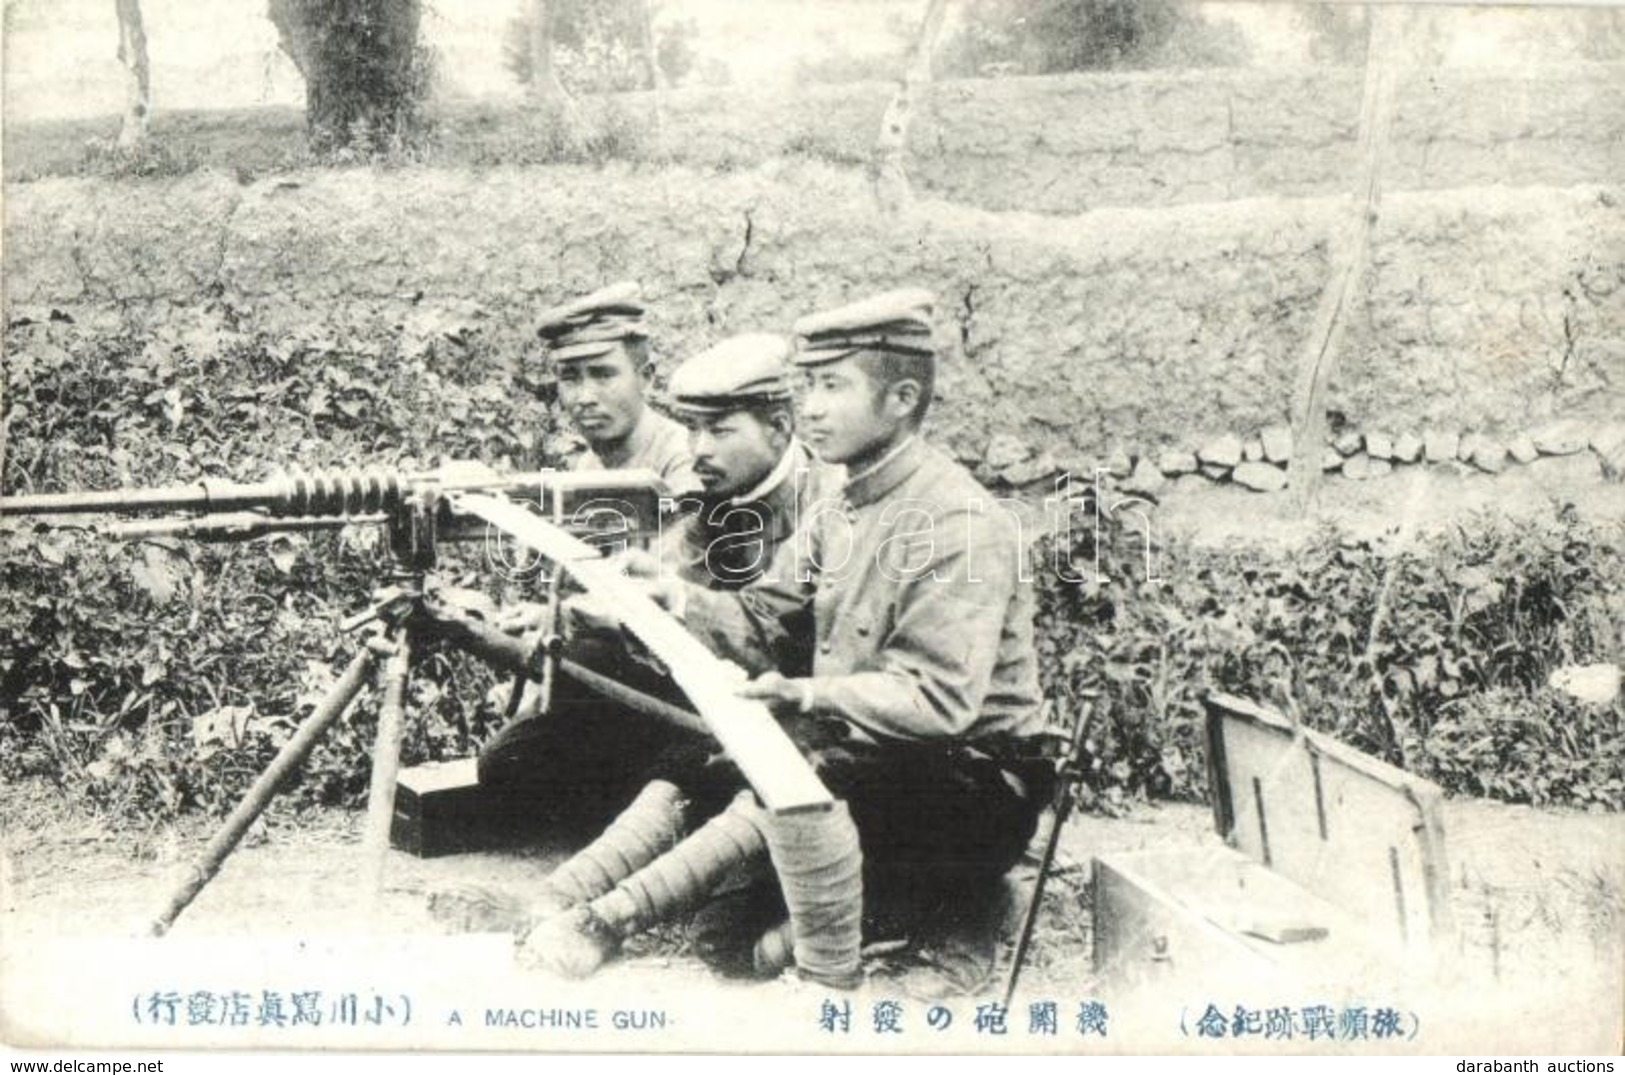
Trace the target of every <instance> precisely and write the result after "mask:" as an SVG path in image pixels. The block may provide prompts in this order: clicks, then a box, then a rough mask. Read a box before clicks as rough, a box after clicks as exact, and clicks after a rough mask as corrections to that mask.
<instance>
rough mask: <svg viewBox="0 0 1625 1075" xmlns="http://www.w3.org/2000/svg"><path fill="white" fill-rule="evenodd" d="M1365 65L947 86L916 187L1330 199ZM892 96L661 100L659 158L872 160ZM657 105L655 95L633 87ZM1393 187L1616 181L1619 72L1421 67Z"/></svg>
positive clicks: (1066, 194)
mask: <svg viewBox="0 0 1625 1075" xmlns="http://www.w3.org/2000/svg"><path fill="white" fill-rule="evenodd" d="M1362 77H1363V76H1362V73H1361V72H1360V71H1359V70H1357V69H1353V68H1327V69H1317V70H1313V71H1286V72H1281V71H1265V70H1257V69H1238V70H1224V69H1219V70H1205V71H1173V72H1151V73H1130V74H1088V75H1067V76H1058V77H1055V76H1052V77H1044V78H1008V79H976V80H962V81H944V82H939V83H936V84H935V85H933V86H932V87H930V89H929V90H928V91H927V92H926V94H925V96H924V101H923V104H922V106H921V108H920V111H919V114H918V116H917V117H916V120H915V124H914V127H913V129H912V130H911V138H910V150H911V154H912V162H911V165H910V168H911V172H912V174H913V176H914V178H915V180H916V182H917V183H918V184H919V185H920V186H921V187H922V188H923V189H925V190H926V191H928V192H930V193H932V194H934V195H935V196H938V197H941V198H944V199H946V200H951V201H957V202H962V203H964V204H968V205H978V206H982V207H984V208H989V209H1021V210H1027V211H1030V212H1044V213H1077V212H1081V211H1084V210H1088V209H1094V208H1098V207H1101V206H1153V205H1181V204H1188V203H1194V202H1208V201H1225V200H1231V199H1236V198H1251V197H1260V196H1267V195H1286V196H1294V197H1296V196H1314V195H1322V194H1332V193H1341V192H1342V191H1344V190H1345V189H1346V188H1347V185H1348V181H1349V176H1350V175H1351V174H1352V173H1353V171H1354V153H1355V129H1356V126H1357V124H1358V118H1359V104H1360V94H1361V80H1362ZM892 92H893V87H892V86H890V85H888V84H885V83H864V84H858V85H840V86H809V87H805V88H804V89H803V90H801V91H800V92H799V94H798V95H795V96H785V95H763V96H760V97H755V98H750V97H744V96H742V95H739V94H737V93H736V92H728V91H720V90H711V91H705V90H694V91H683V92H680V93H676V94H672V95H669V96H668V97H667V98H664V99H662V101H661V103H660V109H661V113H660V114H661V131H662V133H661V139H662V142H663V145H661V146H660V147H659V151H660V152H664V153H669V154H672V155H674V156H675V157H677V158H678V159H679V160H682V161H684V162H687V163H691V164H694V165H699V166H710V167H715V166H723V167H730V168H737V167H741V166H744V167H748V166H751V165H754V164H756V163H759V162H761V161H764V160H767V159H770V158H774V157H777V156H780V155H784V154H789V155H791V156H796V155H803V156H813V157H818V158H822V159H825V160H834V161H841V162H848V163H861V162H864V161H867V160H868V157H869V152H870V148H871V147H872V146H873V144H874V139H875V136H876V134H877V133H878V132H879V130H880V121H881V114H882V113H883V111H884V110H885V106H886V103H887V101H888V100H889V99H890V96H891V94H892ZM627 107H628V108H630V109H632V110H633V111H634V112H639V113H644V112H652V110H653V108H654V101H653V100H652V99H651V98H648V97H644V98H641V99H640V98H630V99H628V103H627ZM1392 147H1393V148H1392V157H1391V160H1390V161H1389V162H1388V166H1387V170H1386V174H1385V186H1386V188H1387V189H1389V190H1434V189H1442V188H1450V187H1463V186H1482V185H1490V184H1502V183H1504V184H1513V185H1563V184H1569V183H1578V182H1612V181H1615V180H1616V179H1617V178H1618V177H1619V176H1620V175H1625V66H1622V65H1619V64H1597V63H1591V64H1587V63H1575V64H1568V65H1565V66H1563V67H1561V68H1549V69H1534V70H1521V69H1520V70H1513V71H1506V70H1493V69H1491V70H1486V69H1473V68H1430V69H1424V70H1417V71H1414V72H1412V73H1411V74H1410V75H1409V76H1408V77H1406V78H1402V79H1401V80H1400V82H1399V84H1398V87H1397V90H1396V94H1395V115H1394V127H1393V139H1392Z"/></svg>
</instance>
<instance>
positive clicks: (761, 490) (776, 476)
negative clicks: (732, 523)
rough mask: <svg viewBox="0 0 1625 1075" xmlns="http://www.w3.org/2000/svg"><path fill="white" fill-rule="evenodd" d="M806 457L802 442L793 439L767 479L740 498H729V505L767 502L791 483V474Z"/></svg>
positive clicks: (769, 472) (739, 496) (740, 495)
mask: <svg viewBox="0 0 1625 1075" xmlns="http://www.w3.org/2000/svg"><path fill="white" fill-rule="evenodd" d="M805 457H806V452H805V450H804V449H803V448H802V447H801V442H800V441H799V440H796V439H795V438H794V437H791V438H790V444H789V446H788V447H786V448H785V449H784V455H783V456H781V457H780V458H779V461H778V462H777V463H775V464H774V466H773V469H772V470H770V471H768V474H767V477H765V478H763V479H762V480H761V481H760V482H758V483H757V484H756V487H755V488H753V489H748V490H746V491H745V492H743V493H740V494H739V495H738V496H734V497H729V498H728V503H730V504H754V503H759V502H762V501H765V500H767V499H768V498H769V497H771V496H772V495H773V494H774V493H775V492H776V491H778V490H779V489H781V488H783V487H784V486H785V485H786V484H787V483H788V482H789V480H790V473H791V472H792V471H793V470H795V469H796V464H797V463H799V462H800V461H801V460H802V459H804V458H805Z"/></svg>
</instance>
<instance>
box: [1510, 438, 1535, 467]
mask: <svg viewBox="0 0 1625 1075" xmlns="http://www.w3.org/2000/svg"><path fill="white" fill-rule="evenodd" d="M1507 452H1508V453H1510V454H1511V456H1512V458H1513V459H1514V460H1515V461H1516V462H1518V463H1524V464H1528V463H1533V462H1534V461H1535V460H1537V459H1539V458H1540V449H1539V448H1536V447H1535V441H1534V439H1533V438H1532V437H1530V436H1529V434H1527V433H1520V434H1518V435H1517V436H1516V437H1513V438H1512V442H1511V443H1510V444H1508V445H1507Z"/></svg>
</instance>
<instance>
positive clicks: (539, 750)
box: [437, 333, 835, 959]
mask: <svg viewBox="0 0 1625 1075" xmlns="http://www.w3.org/2000/svg"><path fill="white" fill-rule="evenodd" d="M790 353H791V347H790V343H789V341H788V340H786V339H785V338H784V337H782V336H776V335H771V334H767V333H750V334H746V335H741V336H734V337H730V338H729V339H726V340H723V341H722V342H721V343H719V344H717V345H716V346H714V347H711V348H709V349H707V350H705V351H702V352H700V353H699V354H697V355H695V356H693V357H692V358H689V359H688V360H687V361H685V362H684V363H683V364H682V365H680V366H679V367H678V368H677V369H676V370H674V371H673V373H672V376H671V380H670V382H669V384H668V396H669V402H670V405H671V409H672V411H673V412H674V413H675V414H676V415H677V416H678V417H679V418H681V419H682V420H683V422H684V423H685V424H686V425H687V427H688V436H689V443H690V447H691V448H692V452H693V456H694V460H695V472H696V475H697V478H698V480H699V483H700V486H701V488H700V491H698V492H696V493H693V494H689V495H688V496H686V497H683V498H681V507H682V508H683V509H685V511H684V514H683V515H682V516H681V517H680V518H679V519H678V520H677V521H676V523H675V525H673V526H672V528H671V529H669V530H668V531H667V532H666V533H665V534H664V535H662V538H661V540H660V543H659V546H658V555H659V556H660V558H661V560H662V562H663V565H664V570H666V571H668V572H669V573H671V575H672V576H673V577H676V578H682V579H684V580H686V581H688V582H691V583H693V584H695V585H697V586H703V587H708V588H712V589H738V588H740V587H741V586H744V585H746V584H747V583H749V582H750V581H752V580H753V579H755V578H756V577H757V576H759V575H760V574H761V573H762V572H763V571H764V570H765V569H766V568H767V566H768V565H769V564H770V563H772V562H773V560H774V559H775V557H776V556H777V554H778V551H779V548H780V546H781V545H783V544H784V543H786V542H788V541H789V540H790V538H791V536H792V535H793V534H794V533H795V530H796V524H797V520H798V518H799V516H800V514H801V512H802V511H803V510H805V509H806V507H807V506H808V504H810V503H811V502H812V500H813V499H814V498H815V497H816V496H817V495H818V494H819V492H820V491H822V490H825V489H827V488H828V487H829V486H830V485H831V484H832V481H833V478H834V477H835V475H833V474H832V472H831V468H829V467H826V466H824V465H823V464H821V463H819V462H818V461H817V460H816V459H815V458H813V456H812V454H811V453H810V452H809V451H808V450H807V448H806V446H805V445H803V444H802V443H801V442H800V441H798V440H797V439H796V437H795V418H794V402H793V399H792V392H791V387H790V381H789V377H788V375H789V371H790V367H789V364H788V358H789V356H790ZM610 643H613V645H611V644H610ZM570 656H571V657H572V659H573V660H576V661H580V662H583V663H587V664H589V665H592V666H596V667H598V668H602V669H605V670H606V671H610V674H612V675H614V676H615V678H617V679H618V680H620V681H621V682H622V683H623V684H627V685H631V686H634V687H636V688H637V689H638V690H640V691H642V692H643V693H645V694H649V695H653V696H656V697H660V698H662V699H663V700H667V701H671V702H675V703H677V704H686V703H685V700H684V698H683V696H682V694H681V692H680V691H679V690H678V689H677V688H676V687H675V685H674V684H672V683H670V682H669V681H667V680H665V679H664V678H663V677H660V676H659V675H658V674H657V673H655V672H653V671H651V670H650V669H649V668H647V667H644V666H642V665H638V664H635V663H633V662H630V661H628V660H627V659H626V656H625V654H624V653H623V652H622V651H621V649H620V643H619V636H618V635H616V636H615V637H614V638H612V639H604V638H594V637H593V636H592V635H591V633H590V632H580V631H578V632H576V636H575V637H573V638H572V639H571V642H570ZM780 661H781V664H782V666H783V667H784V668H785V670H786V671H790V672H792V674H805V673H806V672H807V671H809V670H810V669H811V667H812V656H811V649H810V645H809V642H808V640H806V639H794V640H790V642H789V644H788V645H787V647H786V648H785V650H784V652H783V653H781V655H780ZM638 720H639V718H638V717H637V715H636V714H623V713H620V712H618V711H617V710H616V703H614V702H612V701H610V700H608V699H605V698H602V697H595V696H592V695H590V694H587V695H582V694H581V692H580V691H579V690H578V689H577V688H576V687H575V686H574V685H565V686H564V688H563V690H562V691H561V693H560V695H559V696H557V697H556V698H555V705H554V711H553V712H552V713H550V714H549V715H548V717H547V719H546V720H543V721H522V722H519V723H516V724H513V725H510V727H509V729H506V730H505V731H504V732H503V734H502V735H500V736H499V737H498V740H497V741H496V742H494V743H493V744H492V746H491V747H488V748H487V750H486V751H485V752H484V753H483V754H482V757H481V780H482V782H483V783H486V784H490V785H495V786H505V787H507V788H508V789H510V790H511V791H517V792H518V793H519V795H520V797H522V798H523V797H533V798H534V799H535V800H536V801H538V802H539V803H545V801H546V800H547V799H552V800H554V803H552V804H548V806H549V808H544V809H543V810H542V811H541V813H544V814H547V813H552V814H556V806H557V800H560V799H566V800H568V799H571V798H573V799H574V800H575V802H576V804H577V805H580V804H582V802H583V796H582V794H581V792H580V789H579V787H578V786H577V785H579V784H581V783H582V782H587V783H591V784H594V785H596V791H595V792H594V794H593V795H592V796H591V800H590V802H591V806H592V809H593V810H594V811H600V812H601V811H602V810H603V809H604V808H605V807H607V806H614V807H622V806H624V807H625V809H624V810H623V811H622V812H621V813H620V815H619V816H618V817H617V818H616V819H615V822H614V823H613V824H612V825H611V826H610V830H609V833H608V834H607V835H606V836H604V837H600V838H599V839H598V840H597V841H595V842H593V843H592V844H589V845H588V846H587V847H585V848H584V849H583V850H581V851H580V852H578V853H577V854H576V855H575V856H574V857H573V858H572V859H570V860H569V861H567V862H565V863H564V864H563V865H561V866H560V867H559V868H558V870H556V871H555V873H554V875H553V876H552V878H551V879H550V882H549V884H548V885H547V886H544V887H543V888H541V889H539V890H533V891H530V892H526V893H518V892H516V893H512V894H502V893H496V892H491V891H489V890H475V891H464V892H463V894H462V895H461V896H459V897H458V898H457V899H456V900H454V899H452V898H451V897H450V896H449V895H448V894H441V895H440V898H439V899H438V901H437V913H439V914H440V916H441V917H442V918H443V919H446V920H449V921H451V922H452V923H453V924H457V925H461V926H464V927H472V926H478V927H479V928H483V929H509V930H513V931H516V932H518V931H523V930H526V929H528V928H529V927H531V926H533V925H536V924H537V923H538V920H539V918H541V917H545V916H546V915H547V914H548V913H550V912H551V913H563V912H565V911H567V910H569V909H571V908H573V907H577V906H584V905H585V904H587V903H588V902H590V901H591V900H592V899H593V898H594V897H597V896H601V895H603V894H604V892H606V891H608V889H609V888H610V887H611V886H613V885H615V884H617V883H619V882H621V881H624V880H626V879H627V878H628V877H630V876H631V875H632V874H633V873H634V872H635V871H637V870H638V869H639V868H641V867H643V866H645V865H647V863H648V862H649V861H650V860H652V858H653V856H654V855H655V853H656V852H658V851H661V850H664V849H665V848H666V847H667V846H669V845H670V844H672V843H674V842H676V840H677V839H678V837H680V836H682V835H683V834H684V833H686V832H689V831H691V830H693V829H695V828H697V827H698V826H699V825H700V824H701V823H702V822H704V821H706V820H707V819H709V818H712V817H714V816H716V815H718V814H721V813H722V812H723V811H724V810H725V808H726V807H727V806H728V805H729V802H730V800H731V799H732V798H733V796H734V793H735V792H737V791H738V790H739V786H736V783H735V778H734V777H733V775H732V774H731V769H730V772H729V773H728V774H726V775H724V776H722V777H721V778H719V779H712V778H711V777H710V776H709V775H708V774H707V770H708V769H709V768H710V767H711V762H712V760H713V757H714V756H715V754H716V747H715V744H714V743H712V742H709V741H708V740H702V739H700V738H699V737H689V736H683V735H673V734H672V733H671V732H670V731H669V730H668V729H665V728H663V727H654V728H648V729H646V731H647V734H641V733H640V734H636V735H632V734H629V733H630V732H632V731H633V730H634V729H636V728H637V726H638ZM578 724H580V725H583V727H576V725H578ZM606 727H607V728H614V729H616V733H615V734H616V738H615V739H614V740H613V741H602V742H601V741H600V738H599V736H598V734H597V730H598V729H601V728H606ZM561 729H565V731H564V733H563V734H562V735H561ZM652 743H659V744H662V745H661V749H660V751H659V754H658V756H657V757H652V756H651V754H650V746H651V744H652ZM599 745H602V746H607V747H608V748H609V749H608V750H602V749H598V746H599ZM606 761H607V763H608V764H607V766H606V765H605V764H604V763H605V762H606ZM606 769H608V770H612V771H606ZM644 781H649V783H647V784H645V786H643V789H642V791H641V792H640V793H638V794H637V795H636V796H635V797H634V796H633V794H632V793H633V792H634V791H636V790H637V789H638V786H639V784H640V783H642V782H644ZM690 788H692V789H693V791H691V790H690ZM706 792H710V794H706ZM615 796H621V797H620V798H619V801H615ZM569 812H570V813H572V814H577V815H579V814H581V813H582V811H581V810H579V809H572V810H570V811H569ZM628 833H632V834H636V837H635V839H632V838H629V837H628V836H627V834H628ZM674 853H678V854H680V853H683V849H678V851H676V852H674ZM698 859H699V860H703V861H696V862H693V863H685V867H684V872H685V873H689V874H693V875H696V876H699V875H703V874H705V873H706V871H707V870H711V871H725V870H727V869H729V868H731V867H732V866H733V865H736V863H734V862H733V861H732V860H729V859H715V860H713V859H711V858H706V856H705V855H703V854H702V855H700V856H698ZM616 940H617V938H614V937H609V936H600V937H599V938H597V941H599V942H603V945H602V947H599V948H597V949H596V950H595V951H596V958H598V959H602V958H607V956H608V955H609V954H610V952H611V951H612V950H613V947H614V943H615V941H616Z"/></svg>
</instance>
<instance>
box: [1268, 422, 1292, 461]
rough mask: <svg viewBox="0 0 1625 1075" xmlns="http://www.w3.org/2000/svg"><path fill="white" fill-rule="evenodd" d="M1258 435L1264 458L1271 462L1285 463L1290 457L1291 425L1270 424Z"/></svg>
mask: <svg viewBox="0 0 1625 1075" xmlns="http://www.w3.org/2000/svg"><path fill="white" fill-rule="evenodd" d="M1260 436H1261V439H1262V440H1263V442H1264V458H1265V459H1267V460H1269V461H1270V462H1271V463H1286V462H1288V461H1290V460H1291V459H1292V427H1291V426H1270V427H1268V428H1267V429H1265V430H1264V432H1263V433H1262V434H1261V435H1260Z"/></svg>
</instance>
